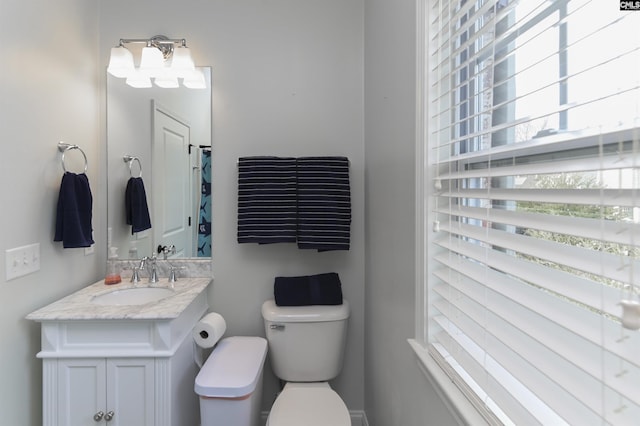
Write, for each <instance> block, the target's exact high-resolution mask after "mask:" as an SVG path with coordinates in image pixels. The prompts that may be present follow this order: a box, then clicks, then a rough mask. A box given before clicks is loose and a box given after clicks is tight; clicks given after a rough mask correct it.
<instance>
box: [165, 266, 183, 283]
mask: <svg viewBox="0 0 640 426" xmlns="http://www.w3.org/2000/svg"><path fill="white" fill-rule="evenodd" d="M184 269H187V268H186V267H185V266H173V265H171V268H170V270H169V282H170V283H175V282H176V281H178V276H177V275H176V272H177V271H182V270H184Z"/></svg>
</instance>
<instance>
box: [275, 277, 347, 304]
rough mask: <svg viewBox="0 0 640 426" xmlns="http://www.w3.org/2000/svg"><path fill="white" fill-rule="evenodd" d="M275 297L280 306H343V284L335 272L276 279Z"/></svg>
mask: <svg viewBox="0 0 640 426" xmlns="http://www.w3.org/2000/svg"><path fill="white" fill-rule="evenodd" d="M273 295H274V299H275V302H276V305H278V306H305V305H342V284H341V283H340V277H339V276H338V274H337V273H335V272H329V273H326V274H318V275H307V276H299V277H276V279H275V282H274V285H273Z"/></svg>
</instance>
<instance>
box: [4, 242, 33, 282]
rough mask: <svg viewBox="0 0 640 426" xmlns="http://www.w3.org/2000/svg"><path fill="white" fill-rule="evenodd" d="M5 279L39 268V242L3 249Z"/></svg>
mask: <svg viewBox="0 0 640 426" xmlns="http://www.w3.org/2000/svg"><path fill="white" fill-rule="evenodd" d="M5 261H6V268H5V270H6V279H7V281H9V280H12V279H14V278H18V277H21V276H23V275H27V274H30V273H32V272H35V271H38V270H40V243H35V244H29V245H27V246H22V247H16V248H12V249H9V250H6V251H5Z"/></svg>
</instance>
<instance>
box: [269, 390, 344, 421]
mask: <svg viewBox="0 0 640 426" xmlns="http://www.w3.org/2000/svg"><path fill="white" fill-rule="evenodd" d="M300 425H305V426H326V425H332V426H351V416H350V415H349V410H348V409H347V406H346V405H345V403H344V401H342V399H341V398H340V396H339V395H338V394H337V393H336V392H335V391H334V390H333V389H331V386H329V383H327V382H316V383H293V382H289V383H287V384H286V385H285V387H284V389H283V390H282V392H281V393H280V395H279V396H278V398H276V401H275V402H274V403H273V407H271V412H270V413H269V417H268V418H267V426H300Z"/></svg>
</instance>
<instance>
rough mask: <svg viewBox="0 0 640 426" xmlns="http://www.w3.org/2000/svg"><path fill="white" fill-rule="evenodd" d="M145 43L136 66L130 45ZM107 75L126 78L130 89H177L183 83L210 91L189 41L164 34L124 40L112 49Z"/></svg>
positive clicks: (186, 85)
mask: <svg viewBox="0 0 640 426" xmlns="http://www.w3.org/2000/svg"><path fill="white" fill-rule="evenodd" d="M132 44H144V45H145V46H144V47H143V48H142V51H141V55H140V63H139V65H138V66H137V67H136V66H135V63H134V58H133V53H132V52H131V50H129V48H128V47H127V45H132ZM107 72H108V73H109V74H111V75H113V76H114V77H118V78H126V83H127V84H128V85H129V86H132V87H136V88H146V87H151V86H152V84H151V81H152V80H153V83H154V84H155V85H156V86H158V87H163V88H176V87H179V86H180V84H179V82H178V79H182V84H183V85H184V86H185V87H188V88H190V89H204V88H206V80H205V78H204V74H203V73H202V71H200V70H198V69H196V67H195V64H194V62H193V59H192V58H191V52H190V50H189V48H188V47H187V41H186V40H185V39H170V38H167V37H165V36H162V35H158V36H154V37H152V38H150V39H120V43H119V44H118V46H116V47H113V48H112V49H111V57H110V58H109V66H108V68H107Z"/></svg>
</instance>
